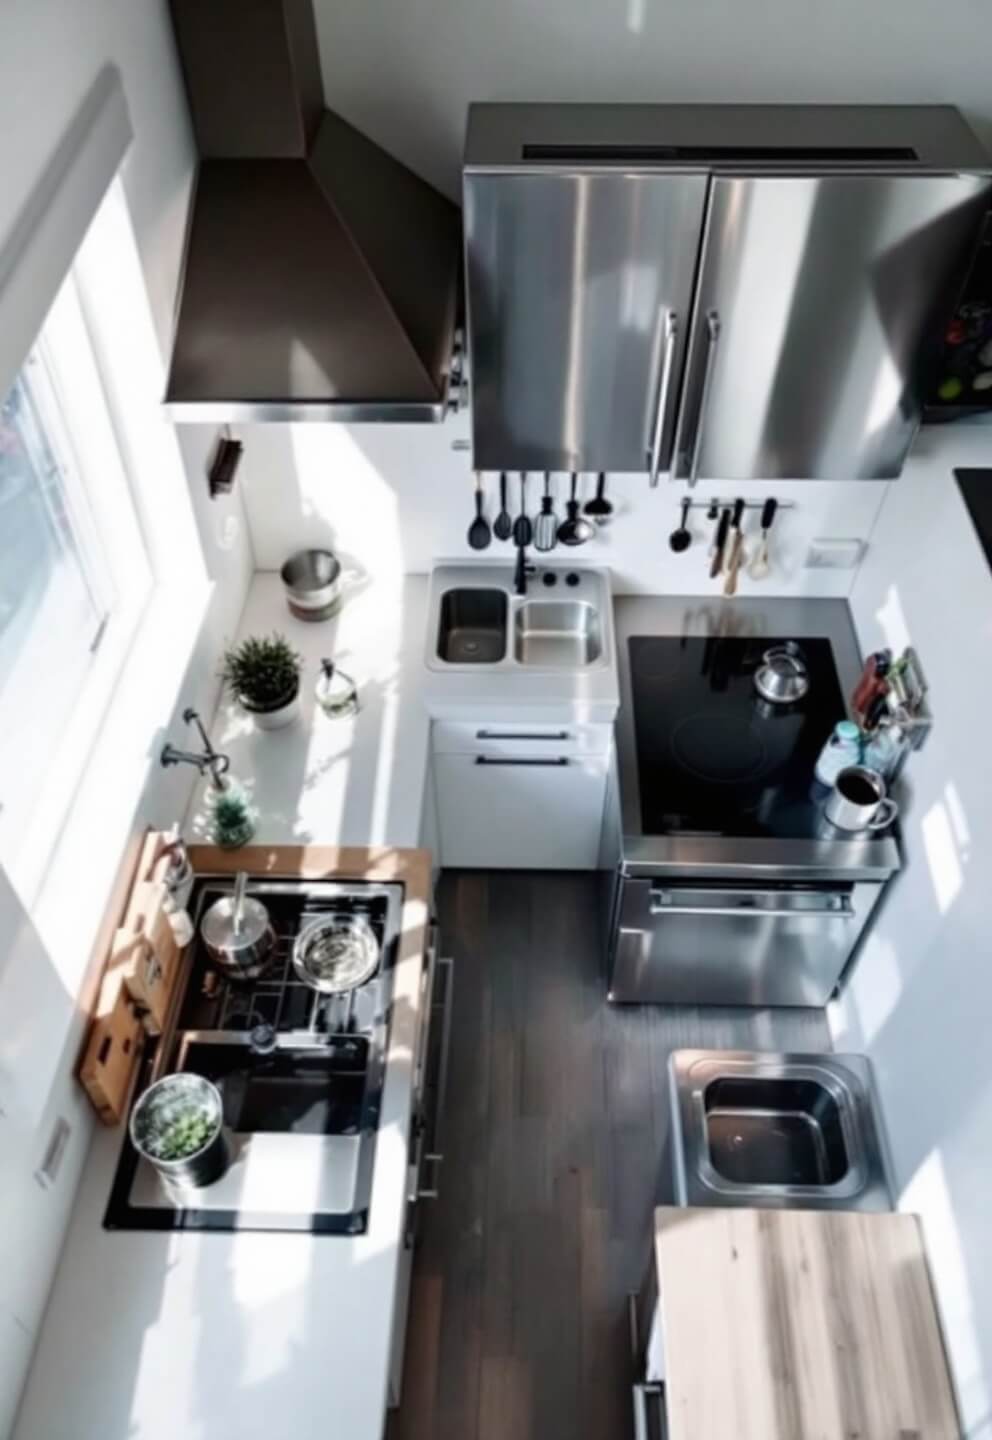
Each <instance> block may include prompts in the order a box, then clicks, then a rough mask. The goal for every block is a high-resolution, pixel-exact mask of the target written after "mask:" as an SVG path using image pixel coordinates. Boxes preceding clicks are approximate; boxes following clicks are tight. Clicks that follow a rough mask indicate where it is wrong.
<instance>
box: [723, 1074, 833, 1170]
mask: <svg viewBox="0 0 992 1440" xmlns="http://www.w3.org/2000/svg"><path fill="white" fill-rule="evenodd" d="M703 1124H704V1126H705V1129H706V1144H707V1150H708V1153H709V1159H710V1164H711V1165H712V1166H713V1169H714V1170H715V1171H716V1173H717V1174H718V1175H719V1176H720V1177H721V1178H722V1179H723V1180H729V1181H730V1183H731V1184H734V1185H756V1184H757V1185H818V1186H828V1185H836V1184H838V1183H839V1182H840V1181H841V1180H843V1178H844V1176H845V1175H846V1174H847V1173H848V1171H849V1170H850V1168H851V1160H850V1156H849V1155H848V1152H847V1143H846V1141H845V1137H844V1127H843V1125H842V1123H841V1107H840V1103H839V1100H838V1097H837V1095H836V1094H832V1093H831V1091H830V1090H828V1088H827V1086H826V1085H825V1084H822V1083H821V1082H820V1081H819V1080H812V1079H808V1078H807V1079H799V1078H796V1077H789V1078H784V1077H774V1078H769V1079H765V1080H761V1079H756V1078H752V1077H748V1076H734V1075H726V1076H723V1077H721V1078H720V1079H718V1080H712V1081H711V1082H710V1083H709V1084H708V1085H707V1086H706V1089H705V1090H704V1091H703Z"/></svg>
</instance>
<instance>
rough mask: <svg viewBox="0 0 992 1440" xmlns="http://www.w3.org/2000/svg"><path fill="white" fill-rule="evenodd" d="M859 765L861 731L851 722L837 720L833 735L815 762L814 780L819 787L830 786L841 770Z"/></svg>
mask: <svg viewBox="0 0 992 1440" xmlns="http://www.w3.org/2000/svg"><path fill="white" fill-rule="evenodd" d="M860 764H861V731H860V730H859V729H858V727H857V725H855V723H854V721H853V720H838V722H837V724H836V725H835V726H834V729H833V734H832V735H831V736H830V739H829V740H828V741H827V743H826V745H824V747H823V749H822V750H821V751H820V756H819V759H818V760H817V762H816V778H817V780H819V782H820V784H821V785H827V786H832V785H833V783H834V781H835V780H836V779H837V776H838V775H839V774H840V772H841V771H842V770H846V769H847V768H848V766H849V765H860Z"/></svg>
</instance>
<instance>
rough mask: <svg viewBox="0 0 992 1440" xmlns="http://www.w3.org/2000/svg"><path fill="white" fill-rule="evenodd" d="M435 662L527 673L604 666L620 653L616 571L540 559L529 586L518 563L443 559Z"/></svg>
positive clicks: (435, 585) (434, 587) (434, 613)
mask: <svg viewBox="0 0 992 1440" xmlns="http://www.w3.org/2000/svg"><path fill="white" fill-rule="evenodd" d="M427 633H428V654H427V665H428V667H429V668H430V669H432V670H438V671H441V672H444V671H446V670H448V669H465V668H466V667H467V666H472V667H474V666H476V665H478V666H486V667H488V668H489V669H490V670H498V671H505V672H508V673H513V672H515V673H516V674H517V675H518V676H519V677H523V676H524V675H527V674H529V675H530V676H535V677H537V676H540V674H541V673H542V672H544V673H551V674H554V675H556V676H567V675H568V674H569V673H571V672H577V671H583V670H592V669H604V668H606V667H608V666H609V665H610V663H611V660H612V654H613V640H612V635H613V623H612V609H611V601H610V586H609V574H608V572H607V571H605V570H601V569H598V568H592V567H589V568H579V567H578V566H574V567H573V566H561V565H548V564H538V565H536V566H535V567H534V570H533V574H528V584H527V593H526V594H525V595H518V594H516V592H515V583H514V570H513V567H512V566H510V565H503V564H498V563H496V564H494V563H492V562H488V563H487V562H478V563H476V564H464V565H462V564H454V563H452V564H450V565H441V566H438V568H437V569H436V570H435V571H434V574H433V577H432V580H431V599H430V608H429V611H428V620H427Z"/></svg>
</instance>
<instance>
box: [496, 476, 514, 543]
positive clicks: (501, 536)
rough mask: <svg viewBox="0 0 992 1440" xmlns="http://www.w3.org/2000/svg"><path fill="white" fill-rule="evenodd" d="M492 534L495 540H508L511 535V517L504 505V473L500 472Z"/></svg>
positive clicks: (505, 504)
mask: <svg viewBox="0 0 992 1440" xmlns="http://www.w3.org/2000/svg"><path fill="white" fill-rule="evenodd" d="M493 534H494V535H495V536H496V539H497V540H509V538H510V536H511V535H512V534H513V517H512V516H511V515H510V511H509V509H508V507H507V503H506V471H505V470H502V471H501V472H500V477H499V514H498V515H497V516H496V523H495V524H494V525H493Z"/></svg>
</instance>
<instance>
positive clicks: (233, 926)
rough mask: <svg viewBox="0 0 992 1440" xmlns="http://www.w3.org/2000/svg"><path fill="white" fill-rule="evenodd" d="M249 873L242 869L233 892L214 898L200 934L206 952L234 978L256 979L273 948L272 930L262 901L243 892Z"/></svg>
mask: <svg viewBox="0 0 992 1440" xmlns="http://www.w3.org/2000/svg"><path fill="white" fill-rule="evenodd" d="M247 885H248V876H247V875H246V874H245V872H244V871H243V870H242V871H240V872H239V873H238V875H237V876H236V878H235V881H234V893H233V894H231V895H224V896H222V897H221V899H220V900H215V901H214V903H213V904H212V905H211V907H210V909H209V910H208V911H207V913H206V915H204V917H203V923H202V924H201V926H200V934H201V935H202V936H203V943H204V945H205V946H206V950H207V954H208V955H209V956H210V959H211V960H212V961H213V963H214V964H215V965H216V966H217V968H218V969H219V970H223V971H224V973H225V974H226V975H229V976H230V977H231V978H232V979H234V980H255V979H257V978H258V976H259V975H262V974H264V973H265V971H266V970H267V969H268V966H269V962H270V960H271V959H272V955H273V952H274V950H275V944H276V937H275V931H274V930H273V929H272V925H271V923H270V921H269V912H268V910H266V908H265V906H264V905H263V904H262V902H261V900H254V899H252V897H251V896H247V895H246V894H245V889H246V887H247Z"/></svg>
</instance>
